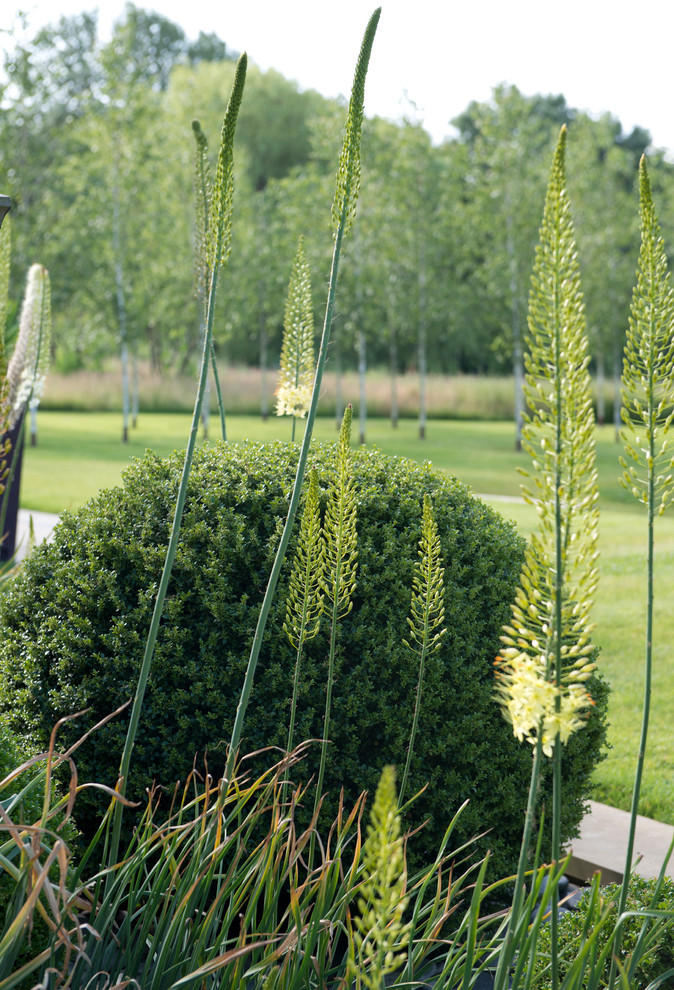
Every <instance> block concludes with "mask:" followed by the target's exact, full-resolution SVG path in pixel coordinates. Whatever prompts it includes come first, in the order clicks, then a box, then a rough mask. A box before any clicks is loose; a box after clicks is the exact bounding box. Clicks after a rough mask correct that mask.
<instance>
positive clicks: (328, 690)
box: [314, 560, 341, 814]
mask: <svg viewBox="0 0 674 990" xmlns="http://www.w3.org/2000/svg"><path fill="white" fill-rule="evenodd" d="M340 564H341V561H339V560H338V562H337V573H336V575H335V596H334V601H333V603H332V617H331V625H330V653H329V655H328V677H327V682H326V685H325V712H324V714H323V738H322V740H321V762H320V766H319V768H318V783H317V784H316V794H315V796H314V814H315V813H316V811H317V810H318V806H319V804H320V801H321V792H322V790H323V781H324V779H325V764H326V762H327V758H328V741H329V738H330V736H329V732H330V711H331V708H332V686H333V683H334V679H335V650H336V648H337V621H338V618H339V616H338V611H339V590H338V589H339V582H340Z"/></svg>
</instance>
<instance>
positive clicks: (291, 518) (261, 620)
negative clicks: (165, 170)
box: [222, 197, 348, 794]
mask: <svg viewBox="0 0 674 990" xmlns="http://www.w3.org/2000/svg"><path fill="white" fill-rule="evenodd" d="M347 198H348V197H346V198H345V202H344V206H343V209H342V216H341V220H340V223H339V225H338V227H337V231H336V233H335V243H334V247H333V252H332V266H331V269H330V282H329V285H328V298H327V302H326V306H325V319H324V321H323V333H322V335H321V345H320V349H319V352H318V361H317V364H316V375H315V378H314V387H313V391H312V393H311V404H310V406H309V413H308V415H307V425H306V429H305V431H304V439H303V441H302V446H301V448H300V456H299V460H298V462H297V472H296V474H295V483H294V485H293V490H292V494H291V497H290V506H289V508H288V516H287V518H286V522H285V526H284V528H283V533H282V534H281V540H280V543H279V546H278V550H277V551H276V558H275V560H274V564H273V566H272V570H271V574H270V576H269V582H268V584H267V589H266V591H265V594H264V598H263V600H262V606H261V608H260V614H259V617H258V620H257V626H256V629H255V635H254V637H253V644H252V647H251V651H250V657H249V659H248V666H247V667H246V676H245V678H244V682H243V688H242V689H241V696H240V698H239V704H238V706H237V709H236V717H235V719H234V725H233V727H232V735H231V739H230V744H229V753H228V755H227V765H226V767H225V773H224V776H223V781H222V789H223V790H222V793H223V794H224V793H226V788H227V782H228V781H229V780H230V779H231V776H232V773H233V770H234V766H235V764H236V754H237V751H238V748H239V743H240V741H241V733H242V731H243V720H244V718H245V715H246V709H247V708H248V702H249V700H250V695H251V691H252V689H253V680H254V678H255V670H256V668H257V662H258V659H259V656H260V648H261V646H262V638H263V636H264V631H265V628H266V625H267V618H268V616H269V609H270V608H271V603H272V600H273V598H274V593H275V591H276V585H277V583H278V579H279V575H280V573H281V567H282V565H283V560H284V558H285V555H286V551H287V549H288V543H289V542H290V534H291V532H292V528H293V524H294V522H295V516H296V514H297V507H298V505H299V501H300V493H301V490H302V482H303V480H304V475H305V472H306V466H307V458H308V456H309V444H310V443H311V436H312V434H313V430H314V422H315V420H316V410H317V408H318V396H319V394H320V388H321V381H322V379H323V369H324V368H325V362H326V359H327V351H328V343H329V340H330V330H331V328H332V319H333V316H334V311H335V294H336V292H337V275H338V272H339V260H340V255H341V251H342V240H343V237H344V226H345V223H346V213H347V209H346V199H347Z"/></svg>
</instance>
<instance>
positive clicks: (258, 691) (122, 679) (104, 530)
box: [0, 443, 604, 874]
mask: <svg viewBox="0 0 674 990" xmlns="http://www.w3.org/2000/svg"><path fill="white" fill-rule="evenodd" d="M334 452H335V445H334V444H324V445H315V446H314V448H313V450H312V453H311V454H310V458H311V460H310V463H315V464H316V465H317V467H318V470H319V476H320V483H321V487H322V497H323V503H324V504H325V501H326V488H327V484H328V476H329V471H330V468H331V465H332V462H333V458H334ZM297 456H298V448H297V446H295V445H291V444H282V443H270V444H254V443H246V444H241V445H238V444H226V445H225V444H221V445H208V446H205V447H203V448H201V449H200V450H199V451H198V453H197V455H196V458H195V463H194V467H193V470H192V473H191V476H190V482H189V491H188V496H187V501H186V505H185V513H184V517H183V526H182V533H181V537H180V543H179V547H178V550H177V555H176V560H175V565H174V570H173V575H172V578H171V583H170V586H169V592H168V597H167V601H166V605H165V608H164V614H163V618H162V622H161V626H160V631H159V637H158V641H157V646H156V652H155V656H154V661H153V666H152V671H151V675H150V680H149V683H148V688H147V693H146V696H145V703H144V707H143V713H142V718H141V722H140V728H139V731H138V735H137V738H136V745H135V749H134V753H133V760H132V765H131V775H130V782H129V791H128V793H129V794H130V796H132V797H135V798H137V799H141V800H142V798H143V795H144V789H145V788H146V787H148V786H149V785H150V784H151V783H152V781H153V780H156V781H157V782H160V783H162V784H163V785H165V786H166V787H167V788H168V789H169V790H170V789H171V785H172V783H173V782H174V781H175V780H176V779H178V778H180V779H182V780H185V777H186V775H187V774H188V773H189V771H190V770H191V768H192V766H193V763H194V760H195V757H196V761H197V767H201V766H203V763H202V758H203V751H204V749H205V748H206V747H208V765H209V769H210V772H211V773H212V774H213V775H217V774H218V773H220V772H221V771H222V769H223V767H224V759H225V754H224V749H225V746H226V743H227V741H228V739H229V735H230V732H231V728H232V724H233V720H234V716H235V712H236V707H237V703H238V700H239V694H240V690H241V686H242V683H243V679H244V673H245V668H246V663H247V660H248V655H249V651H250V645H251V640H252V636H253V632H254V629H255V624H256V621H257V617H258V610H259V606H260V603H261V601H262V596H263V594H264V590H265V587H266V583H267V578H268V575H269V572H270V569H271V566H272V562H273V559H274V555H275V552H276V548H277V546H278V541H279V539H280V533H281V530H282V526H283V522H284V520H285V516H286V513H287V508H288V501H289V494H290V489H291V486H292V482H293V480H294V475H295V467H296V459H297ZM353 463H354V475H355V480H356V485H357V492H358V495H357V505H358V572H357V584H356V591H355V596H354V602H353V610H352V611H351V612H350V613H349V615H347V616H346V618H345V619H344V620H343V621H342V622H341V623H340V626H339V633H338V639H337V657H336V667H335V684H334V694H333V700H332V721H331V728H330V737H331V741H332V742H331V746H330V748H329V762H328V766H327V772H326V778H325V789H326V791H328V792H329V798H328V801H327V803H326V808H327V811H328V812H332V813H334V812H335V811H336V808H337V803H338V799H339V792H340V788H341V787H342V786H344V788H345V798H346V802H347V806H348V805H349V804H352V803H353V802H354V801H355V800H356V799H357V797H358V795H359V794H360V792H361V791H362V790H364V789H367V790H369V791H370V792H371V793H374V789H375V787H376V784H377V780H378V778H379V775H380V773H381V769H382V767H383V766H385V765H386V764H390V763H395V764H398V766H399V767H400V769H401V771H402V767H403V766H404V763H405V755H406V750H407V744H408V740H409V734H410V726H411V722H412V714H413V709H414V700H415V693H416V686H417V673H418V672H417V663H416V660H415V655H414V654H413V653H412V652H411V650H410V649H409V648H408V647H407V646H405V645H404V644H403V639H404V638H405V637H406V636H407V635H408V627H407V616H408V614H409V608H410V600H411V589H412V581H413V575H414V565H415V562H416V561H417V559H418V544H419V538H420V531H421V512H422V503H423V496H424V493H429V494H430V495H431V498H432V502H433V507H434V511H435V516H436V521H437V524H438V528H439V532H440V537H441V543H442V554H443V560H444V567H445V617H446V618H445V621H446V625H447V634H446V636H445V637H444V638H443V640H442V646H441V648H440V649H439V650H438V651H437V652H435V653H434V654H433V655H432V656H431V657H430V658H429V659H428V661H427V665H426V673H425V680H424V689H423V706H422V712H421V717H420V722H419V728H418V732H417V738H416V744H415V750H414V756H413V760H412V767H411V778H410V785H411V789H410V790H409V791H408V794H411V793H414V792H415V791H417V790H419V789H421V788H422V787H424V786H425V785H428V786H427V787H426V790H425V791H424V793H423V795H422V796H421V797H420V798H419V799H418V801H417V802H416V803H415V804H414V805H413V808H412V810H411V812H410V816H409V820H408V824H409V825H412V824H420V823H421V822H423V821H425V820H426V819H428V825H427V826H426V828H425V829H424V830H423V831H422V832H421V833H420V834H419V835H418V836H415V838H414V839H413V841H412V843H411V852H412V853H413V855H414V858H415V860H417V861H419V860H420V859H421V858H423V859H429V858H431V857H434V856H435V853H436V851H437V848H438V846H439V843H440V841H441V839H442V836H443V834H444V832H445V829H446V827H447V825H448V823H449V821H450V819H451V817H452V816H453V815H454V813H455V812H456V810H457V808H458V807H459V806H460V805H461V804H462V803H463V802H464V801H465V800H466V799H469V804H468V806H467V808H466V810H465V811H464V813H463V815H462V816H461V819H460V821H459V824H458V826H457V829H456V832H455V835H454V839H453V841H452V845H453V846H456V845H457V844H459V843H460V842H463V841H465V840H467V839H469V838H470V837H472V836H474V835H476V834H478V833H483V832H485V831H487V830H490V832H489V835H488V836H487V838H485V839H483V840H481V843H480V845H479V847H478V848H480V849H481V850H482V851H484V850H485V849H486V848H490V849H491V850H492V855H493V869H494V870H498V871H499V872H500V873H502V874H503V873H510V872H514V871H515V868H516V865H517V852H518V849H519V842H520V835H521V829H522V823H523V818H524V811H525V807H526V798H527V789H528V785H529V776H530V770H531V748H530V747H529V746H527V745H522V744H518V743H517V742H516V740H515V739H514V737H513V734H512V730H511V728H510V726H509V725H508V724H507V723H506V722H505V720H504V719H503V717H502V715H501V712H500V710H499V708H498V706H497V705H496V703H495V702H494V700H493V694H494V674H493V659H494V656H495V654H496V652H497V651H498V647H499V634H500V629H501V625H502V624H503V623H504V622H505V621H507V620H508V619H509V617H510V602H511V600H512V598H513V592H514V589H515V586H516V582H517V579H518V576H519V572H520V566H521V563H522V555H523V541H522V539H521V538H520V537H519V536H518V535H517V534H516V532H515V530H514V527H513V526H512V524H510V523H507V522H505V521H504V520H503V519H502V518H501V517H500V516H499V515H498V514H497V513H496V512H495V511H493V510H492V509H491V508H489V507H488V506H486V505H485V504H484V503H483V502H481V501H480V500H479V499H478V498H476V497H475V496H474V495H472V494H471V493H470V491H469V490H468V489H467V488H466V487H465V486H463V485H462V484H460V483H459V482H457V481H456V480H453V479H451V478H448V477H446V476H445V475H442V474H438V473H434V472H433V471H432V470H431V469H430V467H429V466H428V465H425V466H420V465H417V464H415V463H413V462H410V461H406V460H403V459H398V458H389V457H385V456H384V455H382V454H381V453H378V452H376V451H373V450H371V449H365V448H360V449H358V450H356V451H354V453H353ZM182 464H183V454H174V455H173V456H172V457H170V458H168V459H167V460H160V459H159V458H157V457H156V456H154V455H152V454H150V453H148V454H147V455H146V456H145V458H143V459H142V460H140V461H138V462H136V463H135V464H134V465H133V466H132V467H130V468H129V469H128V470H127V471H126V472H125V474H124V483H123V487H121V488H115V489H112V490H109V491H103V492H101V493H100V494H99V495H98V496H97V497H96V498H94V499H93V500H92V501H90V502H89V503H88V504H87V505H85V506H84V507H82V508H81V509H80V510H78V511H76V512H73V513H67V514H65V515H64V517H63V521H62V522H61V523H60V525H59V526H57V528H56V530H55V533H54V540H53V542H52V543H51V544H45V545H42V546H41V547H39V548H38V549H37V550H36V551H35V552H34V553H33V554H32V555H31V556H30V558H29V559H28V560H27V562H26V564H25V567H24V571H23V573H22V576H21V578H20V579H19V580H18V581H17V583H16V584H15V586H14V588H13V589H12V590H11V592H10V593H9V594H8V595H7V596H6V597H3V599H2V601H1V603H0V615H1V621H2V626H3V637H2V643H1V645H0V664H1V668H2V671H1V672H2V687H1V688H0V691H1V705H2V708H3V709H4V711H5V712H6V713H7V715H8V717H10V718H11V721H12V725H13V726H14V728H15V730H17V731H21V732H24V733H25V732H27V733H28V735H29V737H30V738H31V740H32V741H33V743H34V744H36V745H39V746H44V745H45V743H46V742H47V740H48V737H49V733H50V731H51V729H52V726H53V725H54V723H55V722H56V720H57V719H59V718H61V717H62V716H64V715H69V714H72V713H73V712H78V711H82V710H83V709H86V708H89V709H90V711H89V713H88V714H87V715H86V717H85V718H84V719H78V720H76V721H73V722H68V723H66V725H64V726H63V728H62V729H61V732H60V739H61V745H62V746H63V745H64V743H65V742H68V741H71V740H74V739H75V738H76V737H77V736H78V735H79V734H80V733H81V732H82V730H83V728H85V727H88V726H90V725H93V724H94V723H95V722H96V721H97V720H99V719H101V718H103V717H104V716H105V715H107V714H108V713H110V712H112V711H113V710H114V709H115V708H117V707H118V706H119V705H120V704H121V703H122V702H123V701H126V700H127V699H129V698H131V697H133V694H134V690H135V684H136V677H137V674H138V670H139V667H140V663H141V659H142V655H143V649H144V644H145V638H146V636H147V632H148V628H149V625H150V618H151V615H152V608H153V604H154V599H155V594H156V591H157V587H158V584H159V580H160V576H161V572H162V566H163V563H164V554H165V550H166V545H167V543H168V535H169V530H170V526H171V521H172V518H173V508H174V503H175V499H176V493H177V490H178V485H179V481H180V474H181V470H182ZM296 529H297V526H296ZM293 550H294V543H291V549H290V554H289V556H288V558H287V559H286V564H285V567H284V571H283V574H282V576H281V579H280V581H279V586H278V589H277V594H276V600H275V604H274V605H273V607H272V611H271V614H270V618H269V624H268V627H267V633H266V635H265V638H264V642H263V646H262V651H261V654H260V661H259V665H258V669H257V674H256V679H255V685H254V689H253V695H252V700H251V703H250V705H249V708H248V712H247V716H246V720H245V724H244V733H243V738H242V745H241V752H242V753H250V752H252V751H255V750H258V749H261V748H263V747H265V746H279V747H283V746H284V744H285V741H286V736H287V726H288V718H289V712H290V704H291V692H292V681H293V671H294V664H295V652H294V650H293V648H292V647H291V646H290V644H289V642H288V640H287V638H286V635H285V633H284V632H283V630H282V624H283V620H284V617H285V592H286V588H287V584H288V579H289V574H290V568H291V562H292V556H293ZM328 637H329V630H328V628H327V622H326V621H325V620H324V625H323V627H322V630H321V632H320V633H319V635H318V636H317V637H316V638H315V639H314V640H312V641H311V642H310V643H309V644H308V645H307V647H306V650H305V655H304V659H303V666H302V678H301V688H300V695H299V701H298V717H297V725H296V734H295V738H296V740H297V741H298V742H299V741H301V740H302V739H310V738H314V739H316V738H320V736H321V734H322V722H323V712H324V703H325V674H326V668H327V657H328ZM598 688H599V704H598V705H597V707H596V709H595V710H594V712H593V714H592V716H591V717H590V719H589V724H588V726H587V727H586V728H584V729H583V730H582V731H581V732H579V733H577V735H576V737H575V738H574V739H573V740H572V741H571V742H570V744H569V745H568V747H567V748H566V749H565V751H564V781H565V789H566V793H565V795H564V821H563V832H564V835H565V836H569V835H570V834H572V833H573V830H574V828H575V827H576V826H577V824H578V822H579V821H580V818H581V816H582V811H583V799H584V798H585V797H586V796H587V791H588V783H589V775H590V772H591V770H592V768H593V766H594V764H595V763H596V760H597V754H598V753H599V750H600V747H601V743H602V740H603V734H604V727H603V711H604V699H603V694H602V690H603V689H601V685H600V684H599V685H598ZM128 717H129V711H128V710H126V711H125V712H124V714H123V715H122V716H118V717H117V718H115V719H114V720H112V721H111V722H109V723H108V724H107V725H105V726H104V727H103V728H101V729H99V730H98V731H97V732H96V733H94V734H93V735H92V736H91V738H90V739H89V741H88V742H87V743H86V744H85V745H83V746H82V748H81V749H80V750H79V751H78V755H77V763H78V771H79V775H80V780H86V781H99V782H101V783H105V784H108V785H114V783H115V780H116V777H117V771H118V767H119V760H120V755H121V752H122V748H123V744H124V739H125V735H126V729H127V723H128ZM218 747H219V748H218ZM272 756H273V754H272ZM268 759H269V757H268ZM318 763H319V747H318V746H315V747H313V748H312V749H311V750H310V753H309V756H308V758H307V760H306V762H305V763H304V764H303V765H302V766H301V768H300V770H301V773H303V774H305V775H307V776H308V775H309V774H316V773H317V769H318ZM548 785H549V781H544V788H545V787H548ZM308 803H309V804H311V803H312V801H311V800H310V801H309V802H308ZM104 805H105V798H104V797H101V796H100V795H98V796H97V794H96V791H94V790H87V791H85V792H83V794H82V795H81V797H79V798H78V802H77V805H76V812H77V814H76V817H77V822H78V826H79V827H80V828H81V829H82V830H83V832H84V833H85V834H91V833H92V832H93V830H94V828H95V827H96V824H97V822H98V816H99V815H100V811H101V808H102V807H104Z"/></svg>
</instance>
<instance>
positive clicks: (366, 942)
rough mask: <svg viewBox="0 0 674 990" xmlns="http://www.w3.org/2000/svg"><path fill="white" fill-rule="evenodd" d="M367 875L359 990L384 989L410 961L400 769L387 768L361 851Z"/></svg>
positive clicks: (356, 975)
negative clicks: (397, 780)
mask: <svg viewBox="0 0 674 990" xmlns="http://www.w3.org/2000/svg"><path fill="white" fill-rule="evenodd" d="M361 860H362V863H363V870H364V873H365V878H364V880H363V882H362V885H361V886H360V889H359V891H358V893H359V897H358V900H357V904H358V914H357V915H356V917H355V919H354V922H353V929H352V935H351V943H350V946H349V956H348V961H347V976H348V977H349V978H350V979H352V980H354V981H355V986H356V988H357V990H360V988H361V987H363V986H364V987H367V990H383V988H384V986H385V983H384V980H385V977H386V976H388V975H389V974H390V973H393V972H395V970H396V969H399V968H400V967H401V966H402V965H403V964H404V963H405V962H406V960H407V953H406V952H405V947H406V946H407V943H408V941H409V936H410V927H411V923H408V924H404V923H403V915H404V913H405V909H406V908H407V904H408V902H409V898H408V897H407V895H406V893H405V888H406V881H407V869H406V865H405V853H404V849H403V839H402V835H401V832H400V818H399V816H398V799H397V797H396V788H395V767H391V766H387V767H384V769H383V771H382V774H381V777H380V780H379V783H378V784H377V791H376V793H375V798H374V804H373V805H372V811H371V813H370V824H369V825H368V827H367V838H366V840H365V843H364V845H363V851H362V854H361Z"/></svg>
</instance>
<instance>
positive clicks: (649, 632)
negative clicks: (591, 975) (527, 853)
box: [608, 367, 655, 988]
mask: <svg viewBox="0 0 674 990" xmlns="http://www.w3.org/2000/svg"><path fill="white" fill-rule="evenodd" d="M649 378H651V379H652V367H651V369H649ZM652 384H653V383H652V381H651V385H652ZM651 394H652V393H651ZM649 413H650V424H649V425H650V429H649V455H650V460H649V463H650V465H651V466H650V467H649V469H648V480H647V486H648V487H647V491H648V523H647V526H648V537H647V551H646V569H647V574H646V660H645V665H644V701H643V711H642V715H641V734H640V738H639V752H638V754H637V768H636V772H635V774H634V787H633V790H632V805H631V808H630V828H629V834H628V838H627V852H626V854H625V870H624V873H623V882H622V886H621V888H620V899H619V901H618V917H620V916H621V915H622V914H623V912H624V911H625V908H626V906H627V895H628V892H629V881H630V876H631V874H632V860H633V858H634V843H635V838H636V830H637V815H638V814H639V795H640V793H641V778H642V776H643V770H644V761H645V758H646V743H647V740H648V722H649V718H650V710H651V680H652V673H653V597H654V595H653V557H654V522H655V508H654V506H655V475H654V467H653V465H654V463H655V461H654V455H655V442H654V436H653V435H654V432H655V424H654V422H653V420H654V415H653V407H652V404H651V409H650V410H649ZM621 944H622V929H621V930H620V931H619V932H618V933H617V935H616V942H615V951H614V955H613V960H612V962H611V973H610V976H609V984H608V985H609V987H611V988H612V987H614V986H618V985H619V984H618V983H616V980H618V979H619V977H618V976H617V973H616V965H615V959H616V957H619V955H620V950H621Z"/></svg>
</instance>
